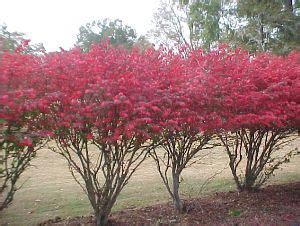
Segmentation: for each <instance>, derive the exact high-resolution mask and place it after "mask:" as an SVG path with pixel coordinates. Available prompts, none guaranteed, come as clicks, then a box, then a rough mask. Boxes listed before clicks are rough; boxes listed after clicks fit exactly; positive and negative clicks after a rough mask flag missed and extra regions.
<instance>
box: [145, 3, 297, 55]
mask: <svg viewBox="0 0 300 226" xmlns="http://www.w3.org/2000/svg"><path fill="white" fill-rule="evenodd" d="M161 13H164V14H161ZM299 13H300V10H299V1H298V0H295V1H292V0H275V1H268V0H245V1H240V0H180V1H168V2H167V1H162V3H161V7H160V8H159V9H158V13H156V14H155V19H156V20H155V29H153V30H152V32H151V34H152V35H153V36H155V37H156V40H158V42H159V43H163V44H164V43H167V42H168V41H167V40H169V42H170V43H172V42H176V43H177V44H189V45H190V46H191V47H192V49H194V48H195V47H201V48H203V49H204V50H208V51H209V50H210V49H212V48H215V47H216V46H217V45H218V44H219V43H221V42H226V43H229V44H230V45H231V46H233V47H236V46H243V47H245V48H247V49H249V50H250V51H251V52H256V51H272V52H274V53H276V54H286V53H288V52H290V51H291V50H293V49H299V46H300V41H299V40H300V37H299V34H300V32H299V29H300V25H299ZM179 15H184V16H179ZM157 18H158V19H157ZM176 28H177V29H176ZM178 28H180V29H178ZM179 37H181V38H179ZM159 39H161V40H159Z"/></svg>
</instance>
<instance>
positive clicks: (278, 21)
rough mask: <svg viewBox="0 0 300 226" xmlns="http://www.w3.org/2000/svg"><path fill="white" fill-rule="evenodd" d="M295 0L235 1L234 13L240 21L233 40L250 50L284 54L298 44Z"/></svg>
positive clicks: (297, 19)
mask: <svg viewBox="0 0 300 226" xmlns="http://www.w3.org/2000/svg"><path fill="white" fill-rule="evenodd" d="M297 7H299V1H293V0H273V1H269V0H246V1H245V0H244V1H241V0H239V1H237V4H236V9H235V10H236V16H237V18H238V19H239V20H240V21H241V22H242V23H241V26H240V28H239V29H237V30H236V31H234V32H233V33H234V37H233V40H234V42H236V43H237V44H240V45H244V46H245V47H246V48H248V49H250V51H272V52H274V53H277V54H286V53H288V52H290V51H291V50H292V49H295V48H299V46H300V35H299V34H300V23H299V19H300V18H299V11H298V10H297Z"/></svg>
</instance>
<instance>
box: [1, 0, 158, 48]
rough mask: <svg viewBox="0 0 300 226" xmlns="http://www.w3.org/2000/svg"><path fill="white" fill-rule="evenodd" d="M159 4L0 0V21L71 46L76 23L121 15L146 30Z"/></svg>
mask: <svg viewBox="0 0 300 226" xmlns="http://www.w3.org/2000/svg"><path fill="white" fill-rule="evenodd" d="M158 5H159V0H0V24H6V25H7V26H8V30H9V31H11V32H12V31H18V32H22V33H25V34H26V37H27V38H29V39H31V41H32V43H39V42H41V43H43V44H44V46H45V48H46V50H47V51H55V50H59V47H62V48H64V49H69V48H71V47H72V46H73V45H74V43H75V42H76V36H77V34H78V32H79V27H80V26H82V25H85V24H86V23H88V22H91V21H93V20H99V19H104V18H110V19H121V20H122V21H123V24H126V25H129V26H131V27H132V28H134V29H135V30H136V31H137V33H138V34H139V35H141V34H145V33H146V32H147V31H148V30H149V29H150V28H151V21H152V19H153V13H154V11H155V9H156V8H157V7H158Z"/></svg>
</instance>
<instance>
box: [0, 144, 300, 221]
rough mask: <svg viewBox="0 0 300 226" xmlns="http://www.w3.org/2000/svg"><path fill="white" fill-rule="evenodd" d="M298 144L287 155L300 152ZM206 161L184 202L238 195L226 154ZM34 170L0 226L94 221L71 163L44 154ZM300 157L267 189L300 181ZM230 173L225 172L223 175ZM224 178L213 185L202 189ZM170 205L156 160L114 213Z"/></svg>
mask: <svg viewBox="0 0 300 226" xmlns="http://www.w3.org/2000/svg"><path fill="white" fill-rule="evenodd" d="M299 143H300V142H299V139H298V140H297V141H294V142H293V143H292V144H290V145H289V146H287V147H285V150H283V151H286V150H290V149H291V148H292V147H297V146H299ZM206 158H207V159H206V160H205V159H203V160H202V161H201V163H199V164H194V165H192V166H191V167H190V168H187V169H185V171H184V172H183V177H182V179H183V181H182V182H181V193H182V196H183V197H184V198H189V197H195V196H203V195H208V194H212V193H213V192H216V191H218V192H219V191H228V190H235V185H234V182H233V180H232V177H231V173H230V170H229V168H228V167H226V165H228V158H227V155H226V154H225V152H224V151H222V150H221V149H216V150H214V152H213V153H211V154H210V155H209V156H207V157H206ZM32 163H33V165H34V167H31V168H29V169H28V170H27V172H25V173H24V175H23V177H22V178H21V182H25V183H24V185H23V187H22V188H21V189H20V190H19V191H18V192H17V193H16V195H15V199H14V201H13V204H12V205H11V206H9V208H8V209H6V210H4V211H2V212H1V213H0V224H1V225H6V224H8V225H35V224H37V223H39V222H41V221H44V220H47V219H50V218H55V217H56V216H60V217H63V218H67V217H72V216H78V215H80V216H81V215H90V214H92V209H91V207H90V205H89V202H88V200H87V197H86V196H85V194H84V193H83V191H82V190H81V188H80V187H79V185H78V184H76V183H75V181H74V180H73V178H72V176H71V174H70V173H69V171H68V167H67V165H66V162H65V160H64V159H62V157H60V156H59V155H58V154H55V153H53V152H51V151H48V150H41V151H40V152H39V154H38V156H37V158H36V159H34V161H33V162H32ZM299 166H300V155H298V156H296V157H294V158H293V159H292V161H291V162H290V163H288V164H286V165H284V166H282V167H281V169H280V170H277V171H275V174H276V177H273V178H272V179H271V180H270V181H269V183H268V184H275V183H285V182H290V181H300V167H299ZM224 167H225V169H224ZM216 172H221V173H219V174H218V175H217V176H216V177H215V178H214V179H213V180H212V181H210V182H209V183H208V184H206V185H205V186H204V187H202V184H203V183H204V182H205V181H206V180H207V179H208V178H210V177H211V176H212V175H214V174H215V173H216ZM168 201H170V199H169V197H168V194H167V192H166V190H165V188H164V185H163V184H162V182H161V180H160V177H159V175H158V173H157V172H156V167H155V164H154V162H153V161H152V159H150V158H149V159H147V160H146V161H145V162H144V164H142V166H141V167H140V168H139V170H138V171H137V172H136V173H135V175H134V176H133V178H132V179H131V180H130V182H129V184H128V185H127V187H125V189H124V190H123V191H122V193H121V195H120V196H119V198H118V200H117V202H116V205H115V207H114V211H116V210H120V209H123V208H136V207H141V206H147V205H151V204H156V203H161V202H168Z"/></svg>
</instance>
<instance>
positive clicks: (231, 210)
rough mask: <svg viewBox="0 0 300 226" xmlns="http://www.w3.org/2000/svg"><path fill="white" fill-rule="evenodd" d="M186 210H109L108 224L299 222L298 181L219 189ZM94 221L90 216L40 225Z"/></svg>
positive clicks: (161, 207)
mask: <svg viewBox="0 0 300 226" xmlns="http://www.w3.org/2000/svg"><path fill="white" fill-rule="evenodd" d="M185 203H186V205H187V213H186V214H183V215H181V216H179V215H177V214H176V213H174V209H173V208H172V206H171V205H170V204H160V205H154V206H151V207H146V208H136V209H126V210H122V211H118V212H115V213H113V214H111V216H110V221H109V225H111V226H124V225H128V226H130V225H153V226H156V225H178V226H179V225H193V226H195V225H294V226H299V225H300V182H298V183H290V184H284V185H270V186H267V187H265V188H263V189H262V190H260V191H259V192H255V193H247V192H243V193H238V192H222V193H216V194H214V195H212V196H209V197H205V198H197V199H191V200H188V201H185ZM50 225H55V226H63V225H69V226H75V225H90V226H92V225H95V219H94V218H93V216H88V217H76V218H72V219H67V220H62V219H60V218H56V219H54V220H48V221H46V222H43V223H41V224H40V226H50Z"/></svg>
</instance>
